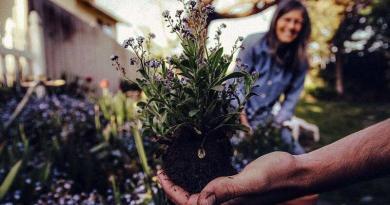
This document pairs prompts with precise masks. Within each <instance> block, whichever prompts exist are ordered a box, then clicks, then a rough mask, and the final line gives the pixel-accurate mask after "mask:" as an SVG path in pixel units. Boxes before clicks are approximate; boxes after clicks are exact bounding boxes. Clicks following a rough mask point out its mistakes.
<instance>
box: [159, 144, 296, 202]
mask: <svg viewBox="0 0 390 205" xmlns="http://www.w3.org/2000/svg"><path fill="white" fill-rule="evenodd" d="M294 167H295V159H294V157H293V156H292V155H290V154H287V153H284V152H273V153H270V154H267V155H264V156H262V157H260V158H258V159H256V160H255V161H253V162H251V163H250V164H248V165H247V166H246V167H245V168H244V170H243V171H242V172H241V173H239V174H236V175H233V176H227V177H219V178H216V179H214V180H212V181H211V182H210V183H209V184H208V185H206V187H205V188H204V189H203V190H202V191H201V193H200V194H193V195H190V194H189V193H188V192H187V191H185V190H184V189H182V188H181V187H178V186H176V185H174V184H173V183H172V182H171V181H170V180H169V178H168V177H167V176H166V175H165V174H164V173H163V172H162V171H160V172H159V173H158V178H159V181H160V184H161V186H162V187H163V189H164V191H165V192H166V194H167V196H168V198H169V199H170V200H171V201H172V202H174V203H175V204H177V205H183V204H185V205H195V204H198V205H212V204H223V205H236V204H237V205H238V204H246V205H250V204H259V202H261V204H274V203H275V202H276V201H278V200H280V199H282V200H283V197H280V196H279V195H280V194H278V193H277V192H272V191H273V189H274V188H277V187H283V185H284V184H283V183H286V182H287V180H283V179H285V178H283V177H286V176H289V175H290V174H291V173H290V172H293V170H294ZM281 176H283V177H281Z"/></svg>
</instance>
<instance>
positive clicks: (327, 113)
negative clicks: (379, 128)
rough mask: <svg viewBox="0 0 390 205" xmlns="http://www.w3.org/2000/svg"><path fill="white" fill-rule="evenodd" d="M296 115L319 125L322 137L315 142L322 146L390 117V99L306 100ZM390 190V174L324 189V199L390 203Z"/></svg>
mask: <svg viewBox="0 0 390 205" xmlns="http://www.w3.org/2000/svg"><path fill="white" fill-rule="evenodd" d="M296 115H297V116H298V117H300V118H303V119H305V120H306V121H308V122H311V123H314V124H316V125H317V126H318V127H319V128H320V132H321V140H320V142H319V143H318V144H317V145H315V146H316V147H321V146H325V145H327V144H330V143H332V142H334V141H336V140H338V139H340V138H342V137H345V136H347V135H348V134H351V133H353V132H356V131H358V130H361V129H363V128H365V127H367V126H370V125H372V124H375V123H377V122H380V121H382V120H384V119H387V118H389V117H390V103H353V102H343V101H321V100H303V102H300V103H299V104H298V106H297V110H296ZM356 151H357V152H358V150H356ZM389 190H390V177H387V178H382V179H376V180H373V181H369V182H363V183H359V184H355V185H350V186H348V187H345V188H342V189H338V190H335V191H332V192H328V193H324V194H322V195H321V199H324V200H326V201H328V202H329V203H330V204H345V205H349V204H375V205H382V204H383V205H384V204H390V194H389V193H390V192H389ZM364 201H365V202H364Z"/></svg>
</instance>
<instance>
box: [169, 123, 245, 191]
mask: <svg viewBox="0 0 390 205" xmlns="http://www.w3.org/2000/svg"><path fill="white" fill-rule="evenodd" d="M202 139H203V136H198V135H196V134H195V133H194V132H193V131H191V130H190V129H182V130H180V131H178V132H176V133H175V140H174V141H173V143H172V144H171V145H170V146H169V148H168V149H167V150H166V152H165V154H164V155H163V157H162V160H163V169H164V170H165V172H166V174H167V175H168V177H169V178H170V180H171V181H172V182H173V183H175V184H176V185H178V186H180V187H182V188H184V189H185V190H186V191H188V192H189V193H198V192H200V191H201V190H202V189H203V187H205V186H206V185H207V183H209V182H210V181H211V180H213V179H215V178H217V177H220V176H228V175H233V174H236V173H237V172H236V170H235V169H234V168H233V166H232V164H231V157H232V155H233V150H232V146H231V144H230V141H229V138H228V137H227V136H226V135H216V136H207V138H206V140H205V142H204V144H203V149H204V151H205V156H204V157H203V158H199V156H198V151H199V148H200V147H201V143H202Z"/></svg>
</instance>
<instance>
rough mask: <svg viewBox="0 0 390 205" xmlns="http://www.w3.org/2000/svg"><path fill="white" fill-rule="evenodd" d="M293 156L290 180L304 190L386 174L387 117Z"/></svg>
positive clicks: (389, 152) (389, 164)
mask: <svg viewBox="0 0 390 205" xmlns="http://www.w3.org/2000/svg"><path fill="white" fill-rule="evenodd" d="M295 158H296V164H297V166H296V172H295V175H294V179H293V180H291V182H292V184H294V183H295V184H297V185H296V187H299V188H298V189H299V190H302V191H303V192H306V193H317V192H322V191H326V190H330V189H334V188H337V187H340V186H343V185H347V184H350V183H354V182H357V181H362V180H365V179H371V178H376V177H381V176H384V175H386V174H390V119H388V120H386V121H383V122H381V123H378V124H376V125H373V126H371V127H368V128H366V129H364V130H361V131H359V132H357V133H354V134H351V135H349V136H347V137H345V138H343V139H341V140H339V141H336V142H334V143H332V144H330V145H327V146H325V147H323V148H320V149H318V150H315V151H313V152H310V153H308V154H304V155H298V156H295ZM306 193H305V194H306Z"/></svg>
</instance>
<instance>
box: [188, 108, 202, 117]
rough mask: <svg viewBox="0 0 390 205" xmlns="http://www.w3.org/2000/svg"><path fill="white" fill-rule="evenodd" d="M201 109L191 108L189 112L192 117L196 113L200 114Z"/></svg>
mask: <svg viewBox="0 0 390 205" xmlns="http://www.w3.org/2000/svg"><path fill="white" fill-rule="evenodd" d="M199 111H200V110H199V109H195V110H191V111H190V112H189V113H188V114H189V115H190V117H193V116H195V115H196V114H198V112H199Z"/></svg>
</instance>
